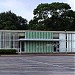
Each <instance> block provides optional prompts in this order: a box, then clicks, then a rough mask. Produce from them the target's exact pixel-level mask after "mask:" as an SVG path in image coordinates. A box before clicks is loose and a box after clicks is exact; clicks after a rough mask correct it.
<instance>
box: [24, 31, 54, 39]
mask: <svg viewBox="0 0 75 75" xmlns="http://www.w3.org/2000/svg"><path fill="white" fill-rule="evenodd" d="M25 36H26V39H53V33H52V32H41V31H39V32H38V31H31V32H30V31H28V32H26V33H25Z"/></svg>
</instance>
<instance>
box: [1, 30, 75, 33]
mask: <svg viewBox="0 0 75 75" xmlns="http://www.w3.org/2000/svg"><path fill="white" fill-rule="evenodd" d="M0 32H54V33H75V31H41V30H0Z"/></svg>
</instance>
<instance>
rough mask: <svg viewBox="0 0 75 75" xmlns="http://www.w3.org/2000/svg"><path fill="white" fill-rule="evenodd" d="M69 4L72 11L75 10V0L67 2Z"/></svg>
mask: <svg viewBox="0 0 75 75" xmlns="http://www.w3.org/2000/svg"><path fill="white" fill-rule="evenodd" d="M67 3H68V4H69V5H70V6H71V8H72V10H75V0H67Z"/></svg>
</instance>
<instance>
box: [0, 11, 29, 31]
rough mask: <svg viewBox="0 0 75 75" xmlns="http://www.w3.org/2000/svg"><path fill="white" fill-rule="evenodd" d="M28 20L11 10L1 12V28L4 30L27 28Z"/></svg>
mask: <svg viewBox="0 0 75 75" xmlns="http://www.w3.org/2000/svg"><path fill="white" fill-rule="evenodd" d="M27 28H28V27H27V20H26V19H24V18H22V17H21V16H16V14H14V13H12V12H11V11H8V12H3V13H0V29H4V30H25V29H27Z"/></svg>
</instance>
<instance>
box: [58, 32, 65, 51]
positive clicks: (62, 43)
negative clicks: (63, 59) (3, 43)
mask: <svg viewBox="0 0 75 75" xmlns="http://www.w3.org/2000/svg"><path fill="white" fill-rule="evenodd" d="M59 39H60V41H59V44H60V45H59V52H66V35H65V34H62V33H60V34H59Z"/></svg>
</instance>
